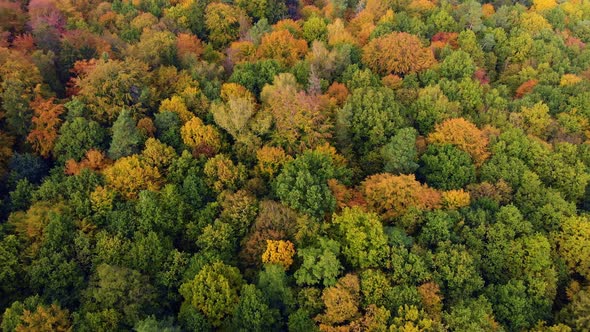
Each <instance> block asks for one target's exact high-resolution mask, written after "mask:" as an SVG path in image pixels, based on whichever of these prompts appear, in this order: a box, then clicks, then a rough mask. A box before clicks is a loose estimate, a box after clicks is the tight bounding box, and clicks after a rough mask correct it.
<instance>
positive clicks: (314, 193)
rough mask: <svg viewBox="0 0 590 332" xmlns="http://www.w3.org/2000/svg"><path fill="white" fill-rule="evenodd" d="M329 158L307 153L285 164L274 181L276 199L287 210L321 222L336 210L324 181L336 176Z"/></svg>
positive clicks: (335, 170) (315, 153)
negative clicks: (326, 215) (282, 203)
mask: <svg viewBox="0 0 590 332" xmlns="http://www.w3.org/2000/svg"><path fill="white" fill-rule="evenodd" d="M337 173H338V171H337V169H336V167H335V165H334V162H333V160H332V158H331V157H329V156H327V155H325V154H322V153H319V152H316V151H307V152H304V153H303V154H302V155H300V156H299V157H297V158H295V159H294V160H293V161H291V162H289V163H287V164H286V165H285V166H284V168H283V170H282V171H281V173H280V174H279V175H278V176H277V178H276V179H275V181H274V184H273V189H274V192H275V194H276V195H277V197H278V198H279V199H280V200H281V201H282V202H284V203H285V204H286V205H287V206H289V207H291V208H293V209H295V210H297V211H299V212H303V213H307V214H309V215H311V216H313V217H316V218H321V217H322V216H323V215H325V214H327V213H331V212H333V211H334V209H335V208H336V200H335V199H334V196H333V195H332V193H331V191H330V188H328V183H327V181H328V179H331V178H335V177H337V176H338V174H337Z"/></svg>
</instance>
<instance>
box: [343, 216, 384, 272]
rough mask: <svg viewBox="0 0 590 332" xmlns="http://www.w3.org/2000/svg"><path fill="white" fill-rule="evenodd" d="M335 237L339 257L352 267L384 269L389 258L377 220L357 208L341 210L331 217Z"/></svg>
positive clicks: (381, 227) (379, 223)
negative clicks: (338, 246) (339, 245)
mask: <svg viewBox="0 0 590 332" xmlns="http://www.w3.org/2000/svg"><path fill="white" fill-rule="evenodd" d="M332 223H333V224H334V225H335V227H336V230H335V234H336V237H337V238H338V239H339V242H340V244H341V245H342V255H344V257H345V258H346V260H347V262H348V263H349V264H350V265H352V266H353V267H355V268H361V269H365V268H370V267H373V268H379V267H383V266H385V262H386V261H387V258H388V255H389V247H388V246H387V237H386V236H385V233H384V232H383V226H382V225H381V221H380V220H379V217H377V215H376V214H374V213H367V212H364V211H362V210H361V209H359V208H352V209H349V208H345V209H344V210H343V211H342V214H341V215H338V216H334V217H333V218H332Z"/></svg>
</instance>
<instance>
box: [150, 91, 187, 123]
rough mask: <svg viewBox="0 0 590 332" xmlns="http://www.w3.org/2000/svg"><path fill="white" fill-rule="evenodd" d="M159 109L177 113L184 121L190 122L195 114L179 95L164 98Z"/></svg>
mask: <svg viewBox="0 0 590 332" xmlns="http://www.w3.org/2000/svg"><path fill="white" fill-rule="evenodd" d="M159 111H160V112H172V113H176V114H177V115H178V118H179V119H180V121H182V123H186V122H188V121H189V120H190V119H191V118H192V117H194V116H195V115H194V114H193V113H191V112H190V111H189V110H188V108H187V107H186V104H185V103H184V100H183V99H182V98H181V97H180V96H177V95H174V96H172V97H171V98H167V99H164V100H162V103H161V104H160V108H159Z"/></svg>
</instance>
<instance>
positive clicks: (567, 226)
mask: <svg viewBox="0 0 590 332" xmlns="http://www.w3.org/2000/svg"><path fill="white" fill-rule="evenodd" d="M557 243H558V250H559V255H560V256H561V257H562V258H563V259H564V260H565V262H566V264H567V266H568V268H569V269H570V271H571V272H575V273H579V274H580V275H581V276H583V277H584V278H586V279H588V280H590V259H589V257H590V253H588V250H589V249H590V246H589V243H590V223H589V222H588V220H587V219H586V218H585V217H571V218H568V219H566V220H564V221H563V223H562V231H561V232H560V233H559V234H558V237H557Z"/></svg>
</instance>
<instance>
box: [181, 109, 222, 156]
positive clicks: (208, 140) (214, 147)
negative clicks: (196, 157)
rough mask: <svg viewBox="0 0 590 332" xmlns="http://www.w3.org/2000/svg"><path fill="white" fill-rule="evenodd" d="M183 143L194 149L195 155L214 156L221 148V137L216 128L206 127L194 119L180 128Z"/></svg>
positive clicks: (201, 121)
mask: <svg viewBox="0 0 590 332" xmlns="http://www.w3.org/2000/svg"><path fill="white" fill-rule="evenodd" d="M180 135H181V136H182V141H183V142H184V144H186V145H187V146H188V147H190V148H192V149H193V153H194V154H205V155H214V154H215V153H217V151H219V149H220V148H221V137H220V135H219V132H218V131H217V129H215V127H213V126H211V125H205V124H204V123H203V120H201V119H200V118H197V117H193V118H192V119H190V120H189V121H188V122H187V123H185V124H184V126H182V128H180Z"/></svg>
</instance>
